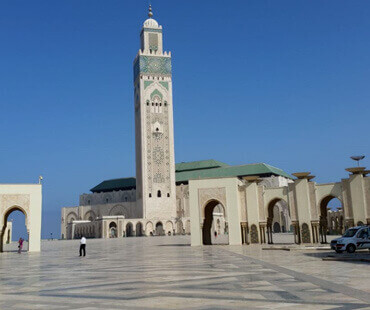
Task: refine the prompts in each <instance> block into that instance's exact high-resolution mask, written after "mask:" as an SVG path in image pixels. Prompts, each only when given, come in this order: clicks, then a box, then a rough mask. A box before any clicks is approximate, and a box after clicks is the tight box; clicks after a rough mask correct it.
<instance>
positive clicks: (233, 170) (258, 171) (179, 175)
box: [176, 163, 292, 182]
mask: <svg viewBox="0 0 370 310" xmlns="http://www.w3.org/2000/svg"><path fill="white" fill-rule="evenodd" d="M271 174H272V175H281V176H283V177H286V178H290V179H291V178H292V177H291V176H290V175H289V174H287V173H286V172H284V171H283V170H281V169H279V168H276V167H273V166H270V165H267V164H264V163H259V164H249V165H241V166H227V167H221V168H215V169H204V170H194V171H181V172H176V182H187V181H189V180H192V179H208V178H224V177H242V176H248V175H258V176H267V175H271Z"/></svg>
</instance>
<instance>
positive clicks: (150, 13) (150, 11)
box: [148, 4, 153, 18]
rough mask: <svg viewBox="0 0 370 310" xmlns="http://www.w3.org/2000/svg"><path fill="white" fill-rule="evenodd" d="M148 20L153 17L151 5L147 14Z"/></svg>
mask: <svg viewBox="0 0 370 310" xmlns="http://www.w3.org/2000/svg"><path fill="white" fill-rule="evenodd" d="M148 16H149V18H152V17H153V12H152V5H151V4H149V13H148Z"/></svg>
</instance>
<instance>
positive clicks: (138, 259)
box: [0, 236, 370, 310]
mask: <svg viewBox="0 0 370 310" xmlns="http://www.w3.org/2000/svg"><path fill="white" fill-rule="evenodd" d="M189 242H190V238H189V237H188V236H175V237H142V238H124V239H110V240H102V239H97V240H88V244H87V256H86V257H79V256H78V247H79V241H78V240H69V241H43V244H42V252H41V253H22V254H17V253H15V252H7V253H0V309H85V310H92V309H370V277H369V275H370V264H367V263H360V262H357V263H353V262H337V261H322V259H321V258H322V256H323V255H325V254H328V253H329V252H326V253H325V251H322V250H321V251H318V250H291V251H279V250H274V251H266V250H263V249H262V248H263V247H262V246H259V245H253V246H251V245H249V246H224V245H218V246H205V247H190V246H189ZM330 253H331V252H330ZM331 254H332V253H331ZM365 255H367V253H365Z"/></svg>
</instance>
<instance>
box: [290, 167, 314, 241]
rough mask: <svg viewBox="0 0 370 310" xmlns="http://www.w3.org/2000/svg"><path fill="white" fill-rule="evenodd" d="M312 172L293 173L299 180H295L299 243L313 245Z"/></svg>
mask: <svg viewBox="0 0 370 310" xmlns="http://www.w3.org/2000/svg"><path fill="white" fill-rule="evenodd" d="M310 174H311V172H296V173H292V175H294V176H295V177H296V178H297V179H296V180H294V195H295V200H296V202H297V206H296V207H297V220H298V221H297V222H296V225H297V228H296V229H295V230H296V232H297V233H299V236H298V237H299V238H298V240H297V241H298V242H299V243H301V242H302V243H311V242H312V241H313V240H314V237H313V231H312V226H311V225H310V223H311V221H312V220H314V219H313V218H312V214H311V203H314V202H312V201H311V200H312V197H311V196H310V187H309V182H310V181H311V180H312V179H313V178H314V177H315V176H313V175H310Z"/></svg>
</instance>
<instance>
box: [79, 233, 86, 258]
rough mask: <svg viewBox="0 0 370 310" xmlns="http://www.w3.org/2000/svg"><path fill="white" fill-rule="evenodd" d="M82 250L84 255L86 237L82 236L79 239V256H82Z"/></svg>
mask: <svg viewBox="0 0 370 310" xmlns="http://www.w3.org/2000/svg"><path fill="white" fill-rule="evenodd" d="M82 252H84V256H86V238H85V237H84V236H82V238H81V241H80V256H82Z"/></svg>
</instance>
